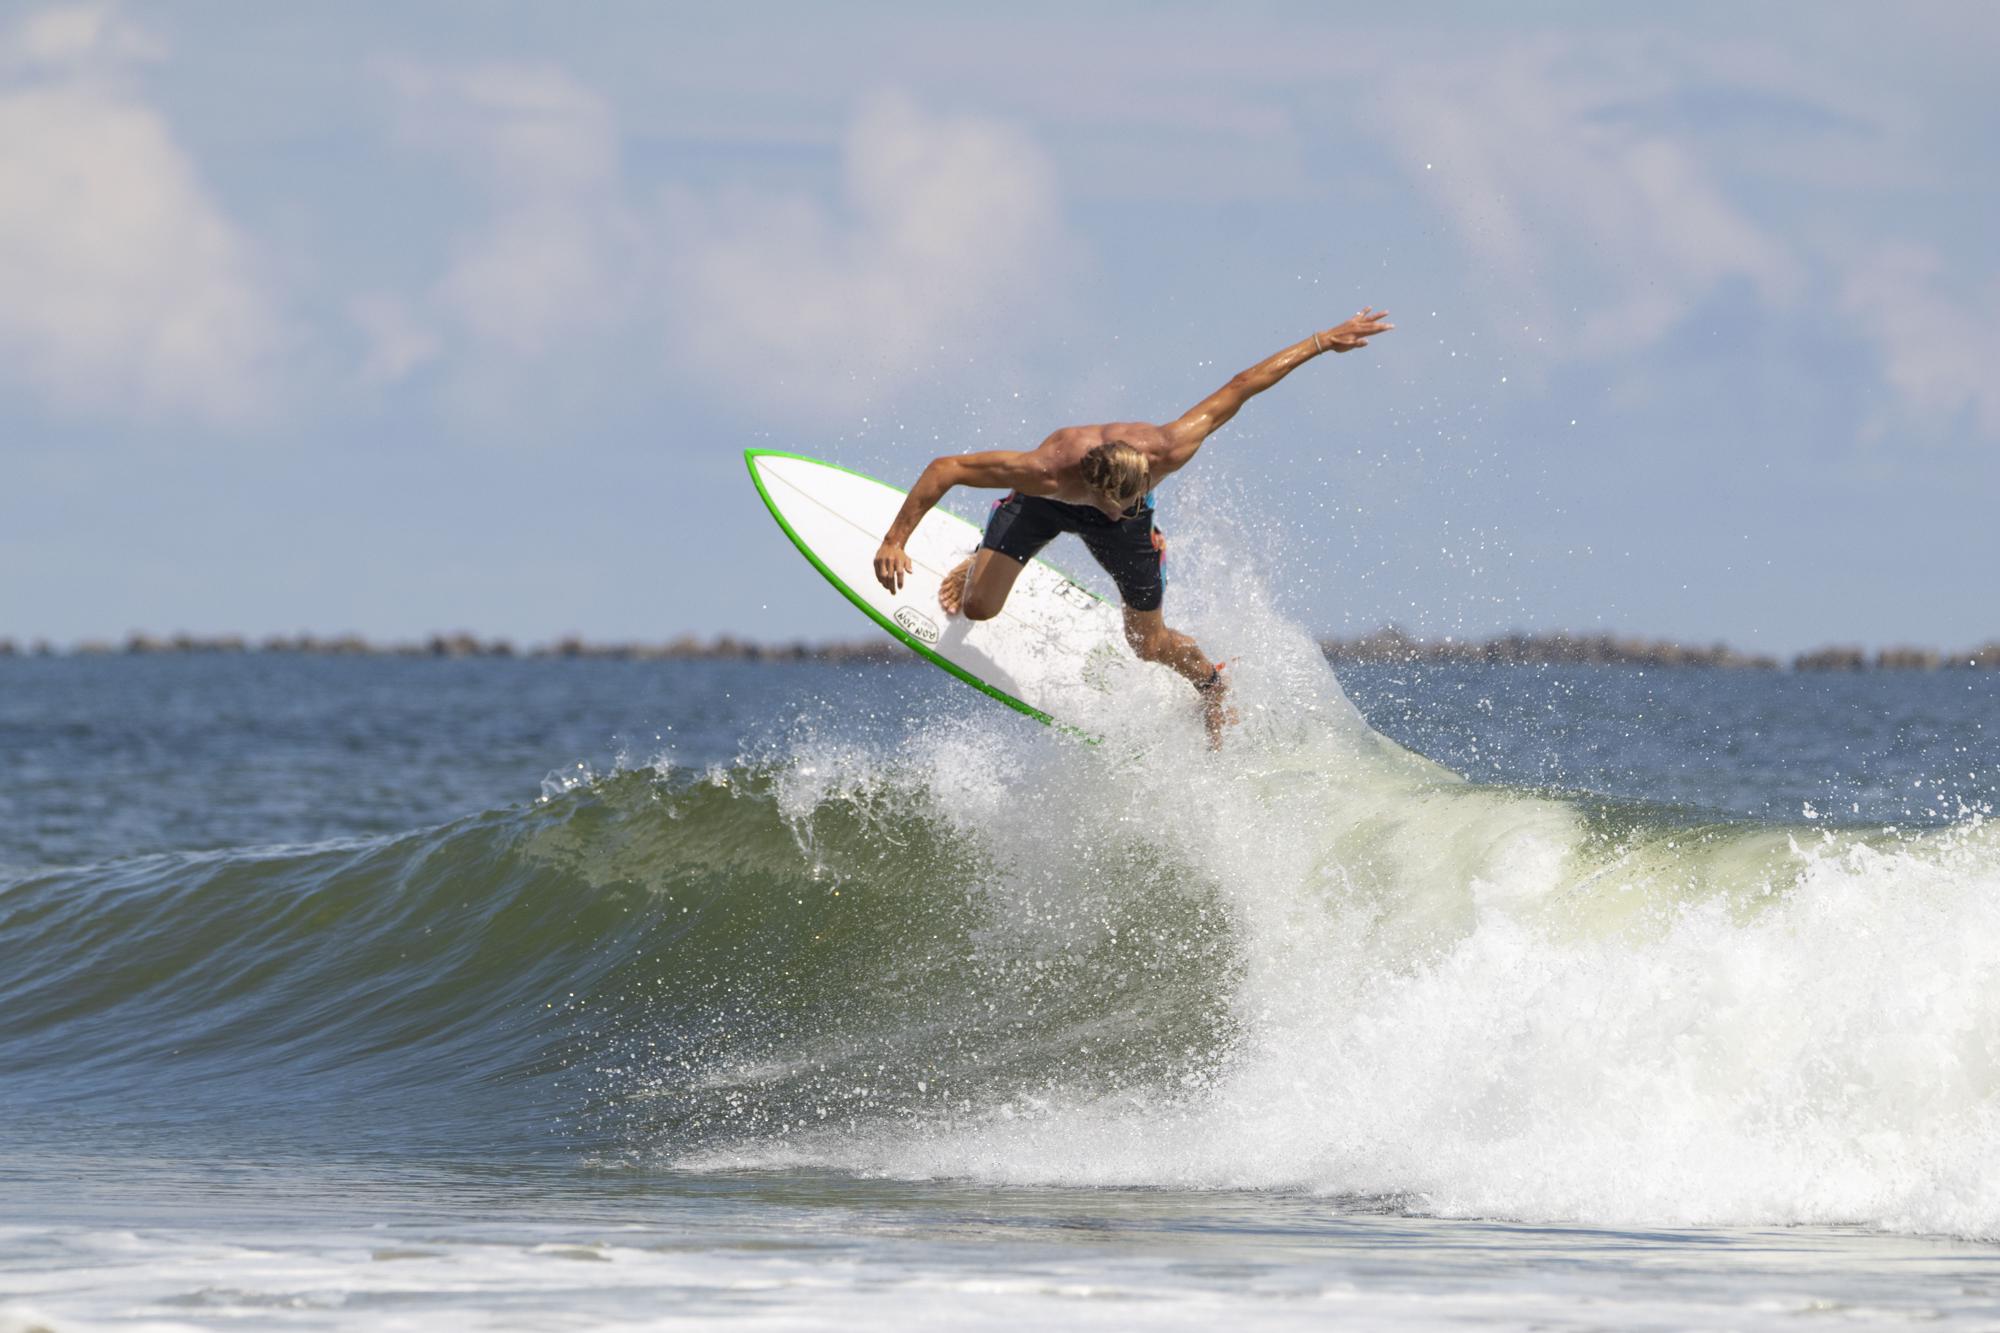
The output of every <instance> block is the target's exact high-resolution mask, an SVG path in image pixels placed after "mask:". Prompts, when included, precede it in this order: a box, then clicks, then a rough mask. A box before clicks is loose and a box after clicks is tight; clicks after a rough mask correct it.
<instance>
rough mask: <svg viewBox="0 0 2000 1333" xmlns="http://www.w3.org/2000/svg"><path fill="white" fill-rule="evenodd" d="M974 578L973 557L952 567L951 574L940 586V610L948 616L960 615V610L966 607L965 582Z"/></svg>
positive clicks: (968, 557)
mask: <svg viewBox="0 0 2000 1333" xmlns="http://www.w3.org/2000/svg"><path fill="white" fill-rule="evenodd" d="M971 577H972V557H971V556H967V557H965V559H963V560H961V561H959V562H958V563H957V564H955V565H953V566H952V567H951V573H949V574H947V575H945V576H944V582H943V583H940V584H938V609H939V610H940V611H943V612H944V613H945V614H946V615H948V616H955V615H957V614H958V608H959V607H961V606H963V605H965V582H966V580H967V579H969V578H971Z"/></svg>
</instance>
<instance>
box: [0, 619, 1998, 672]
mask: <svg viewBox="0 0 2000 1333" xmlns="http://www.w3.org/2000/svg"><path fill="white" fill-rule="evenodd" d="M1320 649H1321V651H1322V652H1324V653H1325V654H1326V655H1327V657H1328V658H1330V659H1331V660H1333V661H1335V662H1370V663H1416V662H1440V663H1442V662H1456V663H1489V664H1494V665H1503V666H1548V665H1580V666H1639V667H1660V668H1666V667H1677V668H1678V667H1690V668H1701V669H1709V670H1752V671H1776V670H1781V669H1783V668H1785V667H1787V666H1789V667H1790V668H1791V669H1792V670H1794V671H1939V670H1953V669H1957V670H1987V671H2000V639H1996V640H1993V641H1991V642H1988V643H1985V644H1982V645H1980V646H1979V647H1977V648H1969V649H1964V650H1962V651H1959V652H1949V653H1944V652H1939V651H1938V650H1937V649H1935V648H1919V647H1908V646H1896V647H1888V648H1882V649H1878V650H1877V651H1875V652H1873V653H1870V652H1869V651H1868V650H1866V649H1864V648H1861V647H1859V646H1855V645H1833V646H1829V647H1825V648H1815V649H1813V650H1812V651H1811V652H1804V653H1799V654H1796V655H1795V656H1793V657H1792V658H1791V659H1790V661H1789V662H1786V661H1783V660H1781V659H1779V658H1777V657H1773V656H1771V655H1769V654H1765V653H1745V652H1740V651H1738V650H1737V649H1735V648H1732V647H1730V646H1729V645H1728V644H1724V643H1714V644H1706V645H1689V644H1682V643H1676V642H1673V641H1671V640H1667V639H1647V638H1641V637H1637V636H1631V635H1621V634H1609V633H1604V634H1572V633H1568V632H1565V631H1562V630H1556V631H1549V632H1543V633H1525V632H1519V631H1517V632H1514V633H1509V634H1501V635H1497V636H1495V637H1493V638H1487V639H1459V638H1452V637H1446V638H1440V639H1420V638H1415V637H1413V636H1411V635H1409V634H1406V633H1404V632H1403V630H1401V629H1400V628H1398V627H1397V626H1394V625H1389V626H1386V627H1384V628H1382V629H1378V630H1375V631H1374V632H1373V633H1370V634H1365V635H1362V636H1361V637H1359V638H1353V639H1324V640H1321V642H1320ZM243 653H259V654H309V655H314V656H325V657H419V658H466V657H480V658H517V657H518V658H564V659H573V660H602V661H621V662H671V661H701V660H714V661H733V662H879V663H887V662H900V661H906V660H908V658H909V652H908V650H907V649H905V648H903V647H902V646H901V645H900V644H897V643H895V642H893V641H891V640H889V639H887V638H882V637H876V638H870V639H862V640H856V641H850V642H836V643H807V642H805V641H803V640H800V641H794V642H790V643H776V644H771V643H755V642H752V641H750V640H747V639H739V638H736V637H735V636H733V635H728V634H724V635H721V636H719V637H716V638H712V639H707V640H702V639H698V638H696V637H695V636H694V635H692V634H683V635H680V636H678V637H676V638H673V639H667V640H664V641H660V642H652V643H646V642H613V643H598V642H593V641H590V640H587V639H584V638H583V637H582V636H580V635H570V636H567V637H564V638H561V639H556V640H553V641H551V642H548V643H540V644H533V645H530V646H527V647H517V646H516V645H515V644H514V643H513V642H512V641H510V640H508V639H501V638H482V637H481V636H479V635H476V634H472V633H470V632H468V631H465V630H457V631H453V632H451V633H441V634H432V635H430V636H428V637H426V638H423V639H418V640H404V641H395V642H389V643H376V642H374V641H372V640H369V639H366V638H363V637H362V636H360V635H358V634H337V635H324V636H323V635H316V634H307V633H301V634H293V635H283V634H280V635H273V636H270V637H267V638H263V639H258V640H254V641H253V640H251V639H249V638H246V637H245V636H243V635H240V634H220V635H195V634H172V635H156V634H148V633H142V632H134V633H132V634H130V635H127V636H126V638H125V639H124V641H123V642H112V641H109V640H85V641H83V642H80V643H76V644H72V645H70V646H69V647H67V648H59V647H57V646H56V645H54V644H52V643H50V642H49V641H48V640H46V639H37V640H35V641H33V642H32V643H30V644H28V645H26V646H25V647H23V646H21V645H19V644H17V643H16V642H15V641H14V640H13V639H10V638H6V637H0V658H8V657H22V656H27V657H61V656H69V657H104V656H151V655H158V654H217V655H226V654H243Z"/></svg>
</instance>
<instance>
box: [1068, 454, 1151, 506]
mask: <svg viewBox="0 0 2000 1333" xmlns="http://www.w3.org/2000/svg"><path fill="white" fill-rule="evenodd" d="M1076 470H1077V473H1078V475H1079V476H1081V477H1082V478H1083V481H1084V484H1085V485H1086V486H1089V487H1090V488H1091V489H1092V490H1094V491H1099V492H1102V493H1103V494H1105V495H1108V496H1110V497H1111V498H1112V499H1114V500H1121V501H1123V502H1124V503H1126V504H1132V503H1134V502H1135V501H1137V500H1138V499H1139V497H1140V496H1142V495H1144V494H1145V493H1146V490H1147V488H1148V487H1149V486H1150V485H1151V481H1152V465H1151V464H1150V463H1149V462H1148V461H1147V459H1146V455H1144V454H1142V453H1140V452H1139V451H1138V450H1137V449H1134V448H1133V447H1132V446H1131V445H1129V444H1127V443H1126V442H1125V441H1123V440H1106V441H1105V442H1104V443H1103V444H1100V445H1098V446H1097V447H1096V448H1095V449H1092V450H1091V451H1090V452H1089V453H1087V454H1085V455H1084V456H1083V461H1082V462H1080V463H1078V464H1077V465H1076Z"/></svg>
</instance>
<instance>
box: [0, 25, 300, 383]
mask: <svg viewBox="0 0 2000 1333" xmlns="http://www.w3.org/2000/svg"><path fill="white" fill-rule="evenodd" d="M158 49H159V48H158V47H157V45H156V44H154V43H152V42H150V40H149V39H147V38H146V36H145V35H144V34H143V33H141V32H139V31H138V30H137V29H134V28H132V27H131V26H130V25H128V24H125V23H123V22H121V21H119V20H118V19H117V18H116V17H115V14H114V13H113V12H112V11H110V10H108V9H104V8H101V7H85V8H75V9H53V10H46V11H42V12H40V13H37V14H35V15H33V16H30V17H29V18H28V19H27V20H25V21H24V22H22V23H21V24H19V25H17V26H16V27H15V29H14V30H13V31H11V32H10V33H8V34H6V35H5V36H4V37H0V53H4V56H0V68H5V69H8V70H10V71H12V75H11V77H9V78H7V79H6V80H5V81H4V82H0V356H4V360H5V363H6V365H7V367H8V371H9V373H11V375H12V376H13V377H15V378H17V379H19V380H21V381H23V382H25V383H26V384H27V385H28V386H29V387H30V388H31V389H33V390H35V391H37V392H39V393H40V394H41V395H42V396H43V397H45V398H46V399H47V400H49V401H50V402H52V403H54V404H55V405H57V406H58V407H59V408H63V409H68V410H73V411H83V412H92V413H104V414H112V415H125V414H137V415H163V414H186V415H192V416H196V417H199V418H205V419H209V420H221V421H231V420H240V419H242V418H244V417H246V416H248V415H251V414H253V413H254V412H255V411H256V410H257V409H258V408H259V407H260V406H262V405H263V404H264V403H265V402H266V400H267V398H268V392H267V385H268V383H269V375H268V373H267V371H266V364H265V363H266V360H267V355H268V352H269V350H270V349H271V348H272V347H273V346H274V344H275V343H276V342H277V341H278V340H279V337H280V332H279V329H278V325H277V320H276V317H275V315H274V313H273V310H272V307H271V303H270V301H269V299H268V298H267V297H266V295H265V293H264V292H263V290H262V289H261V288H260V286H259V284H258V282H257V281H256V279H255V277H254V272H253V270H254V263H253V259H252V254H251V249H250V246H249V244H248V242H247V241H246V239H245V238H244V237H243V235H242V234H241V233H240V232H239V231H238V230H237V228H236V227H235V226H234V225H233V224H232V223H231V222H230V220H229V218H228V217H227V216H226V215H225V214H224V212H223V211H222V209H221V208H220V206H219V205H218V204H217V203H216V201H215V200H214V199H213V198H212V197H211V196H210V195H209V193H208V191H207V190H206V189H205V188H204V187H203V185H202V182H201V180H200V177H199V175H198V173H197V172H196V170H195V167H194V164H193V162H192V161H191V160H190V159H189V157H188V155H187V154H186V152H184V151H183V150H182V148H181V147H180V145H179V144H178V143H177V142H176V140H175V138H174V135H173V133H172V130H171V128H170V127H169V126H168V125H167V123H166V121H165V119H164V118H163V117H162V116H161V115H160V114H159V113H158V112H157V111H155V110H154V109H153V108H152V107H151V106H149V105H147V104H146V103H145V102H143V101H142V100H140V99H139V98H138V97H137V96H136V95H135V94H133V93H132V92H130V91H129V90H127V89H126V88H124V87H123V86H121V83H120V80H119V78H118V73H117V71H118V67H119V65H120V64H122V63H123V62H125V61H128V60H131V59H134V58H138V57H140V56H143V55H153V54H157V52H158Z"/></svg>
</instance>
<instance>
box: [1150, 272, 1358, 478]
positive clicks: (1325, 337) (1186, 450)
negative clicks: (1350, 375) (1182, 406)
mask: <svg viewBox="0 0 2000 1333" xmlns="http://www.w3.org/2000/svg"><path fill="white" fill-rule="evenodd" d="M1395 327H1396V326H1395V325H1394V324H1391V323H1390V322H1389V312H1388V311H1386V310H1377V309H1375V308H1374V307H1373V306H1370V307H1369V308H1368V309H1366V310H1364V311H1362V312H1361V313H1360V314H1358V315H1356V316H1355V317H1354V318H1353V319H1350V320H1348V321H1346V322H1345V323H1343V324H1339V325H1336V326H1335V327H1333V328H1330V329H1322V330H1320V331H1319V332H1318V333H1315V334H1313V335H1312V336H1311V337H1310V338H1301V339H1300V340H1299V341H1298V342H1295V343H1293V344H1292V345H1291V346H1290V347H1287V348H1285V349H1284V350H1283V351H1281V352H1275V353H1273V354H1272V355H1270V356H1267V357H1265V358H1264V359H1263V360H1262V361H1259V362H1258V363H1257V364H1256V365H1254V366H1252V367H1250V369H1248V370H1245V371H1243V372H1241V373H1239V374H1237V375H1234V376H1232V377H1231V378H1230V381H1229V383H1227V384H1225V385H1223V386H1222V387H1221V388H1220V389H1217V390H1216V391H1215V392H1214V393H1212V394H1210V395H1209V396H1208V397H1206V398H1204V399H1202V400H1201V401H1200V402H1198V403H1196V404H1195V405H1194V406H1193V407H1190V408H1189V409H1188V410H1187V411H1185V412H1183V413H1181V415H1180V418H1179V419H1178V420H1176V421H1173V422H1171V423H1169V424H1168V425H1167V426H1166V427H1165V428H1164V429H1165V430H1166V433H1167V439H1168V441H1169V442H1170V443H1171V445H1172V447H1173V452H1172V453H1171V454H1170V455H1169V458H1168V461H1169V462H1170V463H1171V464H1172V465H1173V466H1174V467H1180V466H1181V465H1182V464H1184V463H1186V462H1187V461H1188V459H1190V458H1192V457H1194V451H1195V450H1197V449H1199V448H1201V442H1202V441H1203V440H1206V439H1207V438H1208V437H1209V436H1210V435H1213V434H1214V433H1215V432H1216V431H1217V430H1219V429H1221V427H1222V425H1223V423H1225V422H1227V421H1228V420H1229V419H1230V418H1231V417H1233V416H1235V415H1236V413H1237V412H1238V411H1239V410H1240V409H1241V408H1242V406H1243V404H1244V403H1246V402H1248V401H1249V400H1250V399H1252V398H1254V397H1256V396H1257V395H1258V394H1260V393H1262V392H1264V390H1266V389H1268V388H1270V387H1271V386H1272V385H1273V384H1276V383H1277V382H1278V381H1279V380H1281V379H1283V378H1284V377H1285V376H1287V375H1289V374H1291V373H1292V372H1293V371H1294V370H1297V369H1298V368H1299V367H1300V366H1302V365H1304V364H1305V363H1306V362H1308V361H1310V360H1312V359H1313V358H1314V357H1316V356H1318V355H1319V354H1320V353H1322V352H1351V351H1353V350H1354V349H1355V348H1357V347H1366V346H1367V345H1368V340H1369V339H1370V338H1372V337H1374V336H1375V335H1376V334H1378V333H1387V332H1388V331H1389V330H1390V329H1393V328H1395Z"/></svg>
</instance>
